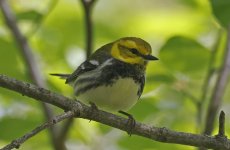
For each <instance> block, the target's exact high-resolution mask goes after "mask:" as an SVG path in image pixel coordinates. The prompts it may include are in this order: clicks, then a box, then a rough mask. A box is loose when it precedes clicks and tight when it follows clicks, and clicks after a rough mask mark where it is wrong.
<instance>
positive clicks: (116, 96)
mask: <svg viewBox="0 0 230 150" xmlns="http://www.w3.org/2000/svg"><path fill="white" fill-rule="evenodd" d="M138 90H139V85H138V84H137V83H135V82H134V80H133V79H131V78H124V79H121V78H120V79H118V80H117V81H116V82H114V84H113V85H112V86H110V85H108V86H105V85H103V86H99V87H97V88H93V89H90V90H88V91H87V92H84V93H82V94H80V95H79V96H78V97H77V99H78V100H80V101H82V102H84V103H88V102H93V103H95V104H96V105H97V106H98V107H99V109H100V108H101V109H103V110H107V111H119V110H123V111H126V110H128V109H129V108H131V107H132V106H133V105H134V104H135V103H136V102H137V100H138V97H139V96H138V95H137V92H138Z"/></svg>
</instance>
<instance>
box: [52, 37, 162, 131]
mask: <svg viewBox="0 0 230 150" xmlns="http://www.w3.org/2000/svg"><path fill="white" fill-rule="evenodd" d="M151 53H152V48H151V46H150V44H149V43H148V42H146V41H145V40H143V39H141V38H138V37H123V38H120V39H118V40H115V41H113V42H111V43H108V44H106V45H104V46H102V47H101V48H99V49H97V50H96V51H95V52H94V53H93V54H92V55H91V56H90V57H89V58H88V59H87V60H85V61H84V62H83V63H81V64H80V66H78V67H77V69H76V70H75V71H74V72H73V73H71V74H58V73H53V74H51V75H54V76H59V77H61V78H63V79H65V83H66V84H69V85H71V86H72V87H73V89H74V95H75V96H76V98H77V100H80V101H81V102H83V103H85V104H86V103H91V104H94V105H95V106H96V108H98V107H99V108H100V109H102V110H105V111H109V112H115V111H116V112H117V111H118V112H120V113H122V114H124V115H127V116H128V117H129V119H130V120H134V119H133V117H132V116H131V115H130V114H128V113H126V111H128V110H129V109H130V108H132V107H133V106H134V105H135V104H136V103H137V101H138V99H139V98H140V96H141V94H142V92H143V89H144V85H145V70H146V66H147V64H148V62H149V61H153V60H158V58H157V57H155V56H153V55H152V54H151ZM131 122H134V123H131V124H134V125H135V121H131ZM128 134H130V133H129V132H128ZM130 135H131V134H130Z"/></svg>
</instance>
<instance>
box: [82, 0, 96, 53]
mask: <svg viewBox="0 0 230 150" xmlns="http://www.w3.org/2000/svg"><path fill="white" fill-rule="evenodd" d="M81 2H82V5H83V8H84V12H85V26H86V28H85V32H86V40H85V41H86V57H87V58H88V57H89V56H90V54H91V53H92V43H93V42H92V41H93V22H92V8H93V5H94V3H95V2H96V0H81Z"/></svg>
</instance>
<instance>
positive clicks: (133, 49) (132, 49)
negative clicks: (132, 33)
mask: <svg viewBox="0 0 230 150" xmlns="http://www.w3.org/2000/svg"><path fill="white" fill-rule="evenodd" d="M130 52H132V53H133V54H138V50H137V49H135V48H131V49H130Z"/></svg>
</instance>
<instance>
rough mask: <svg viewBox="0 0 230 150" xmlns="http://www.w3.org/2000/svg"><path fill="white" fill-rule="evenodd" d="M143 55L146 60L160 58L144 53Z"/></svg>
mask: <svg viewBox="0 0 230 150" xmlns="http://www.w3.org/2000/svg"><path fill="white" fill-rule="evenodd" d="M142 57H143V58H144V59H146V60H159V59H158V58H157V57H155V56H152V55H142Z"/></svg>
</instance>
